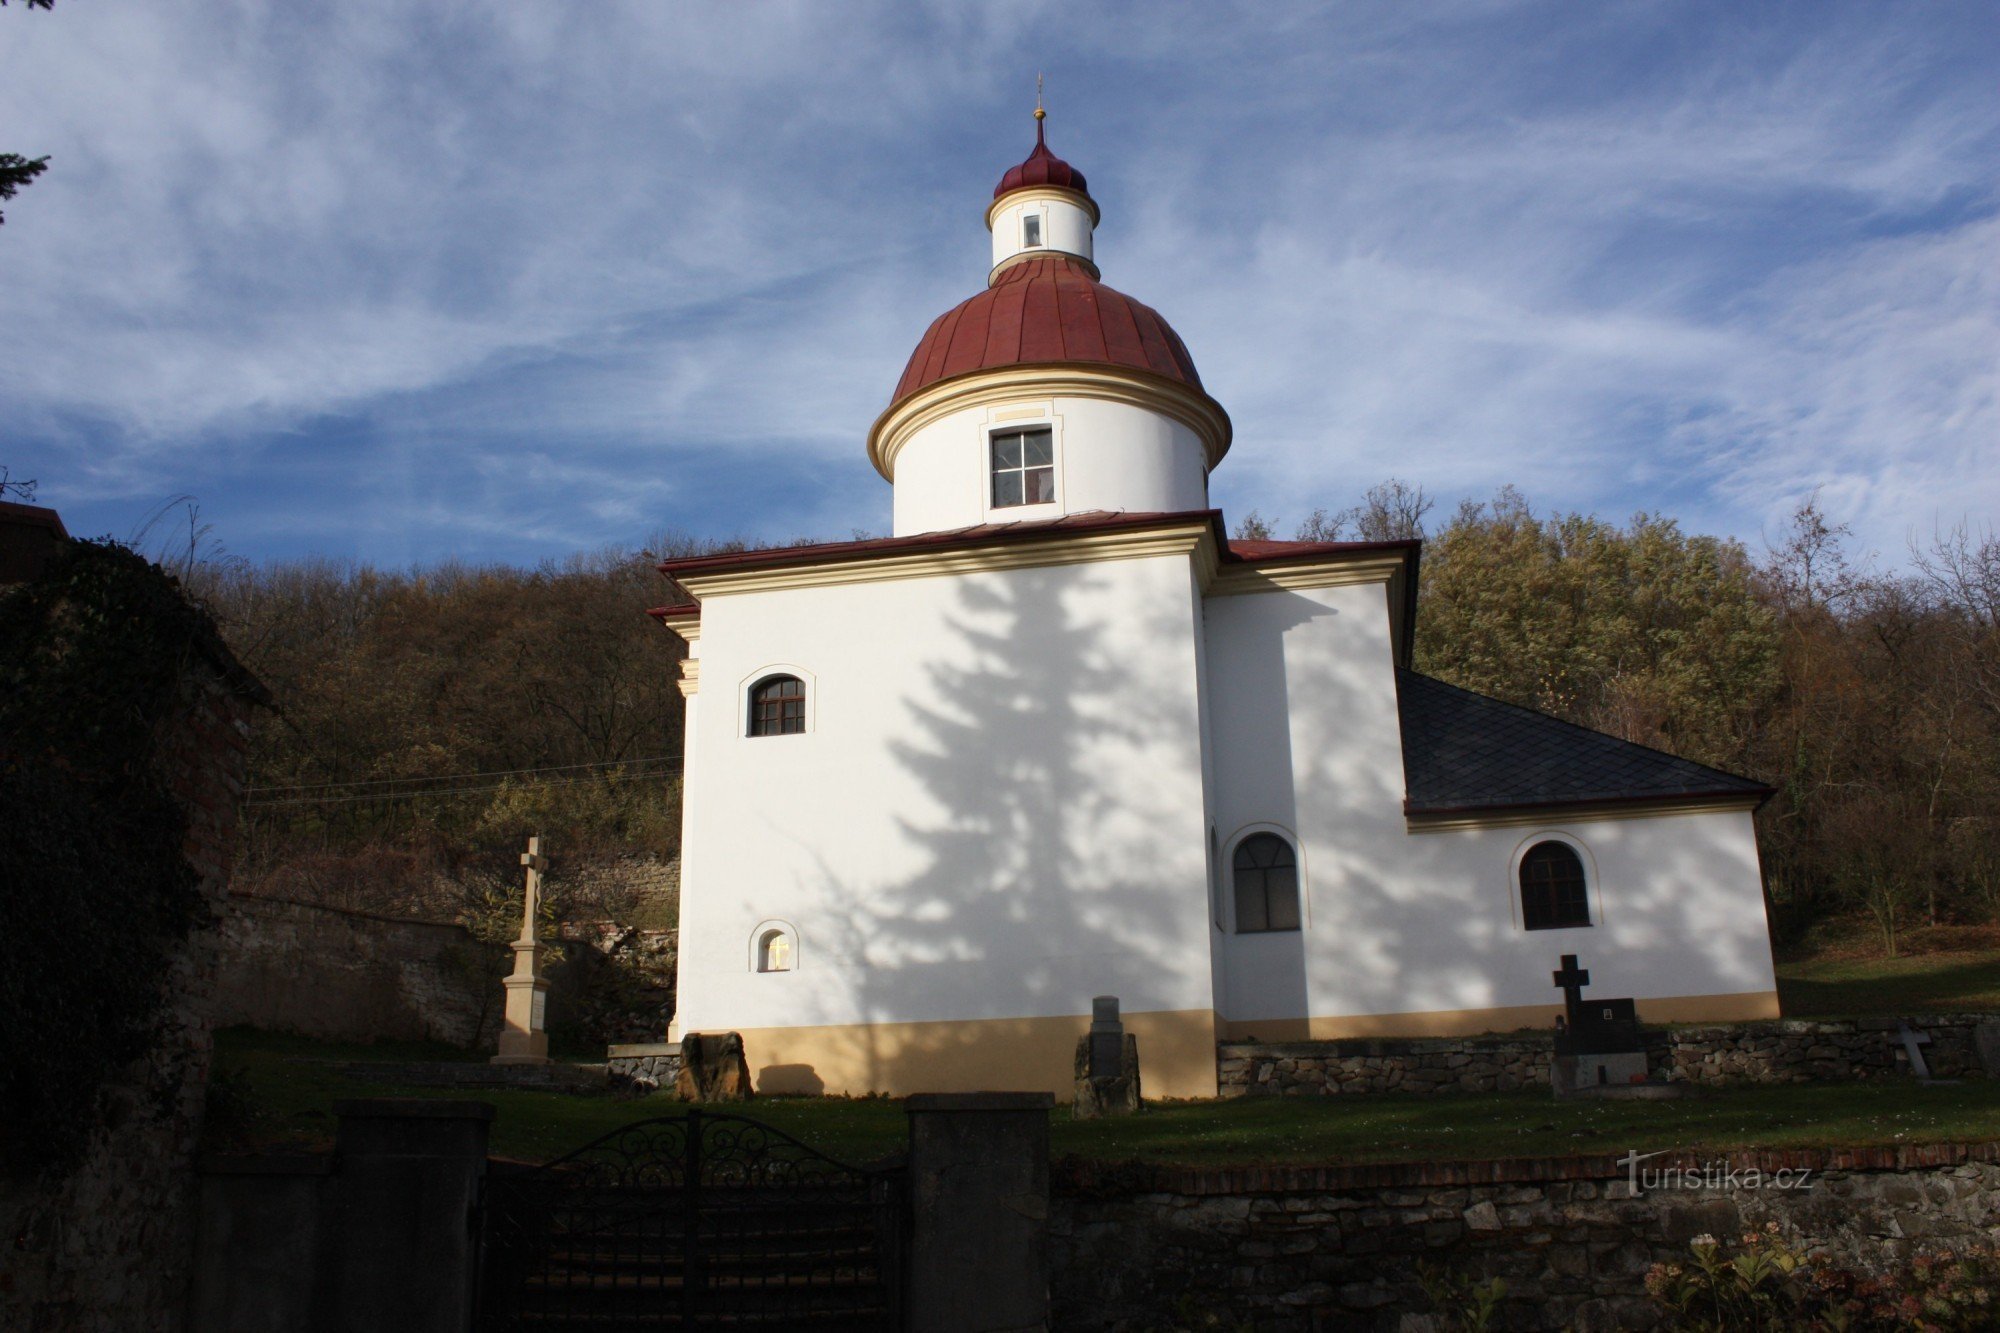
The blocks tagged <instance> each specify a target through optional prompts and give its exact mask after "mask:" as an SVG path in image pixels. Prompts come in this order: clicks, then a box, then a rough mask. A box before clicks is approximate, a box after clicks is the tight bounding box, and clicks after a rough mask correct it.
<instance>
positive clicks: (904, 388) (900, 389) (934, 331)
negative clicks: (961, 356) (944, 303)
mask: <svg viewBox="0 0 2000 1333" xmlns="http://www.w3.org/2000/svg"><path fill="white" fill-rule="evenodd" d="M957 313H958V312H957V311H956V310H947V311H945V312H944V313H943V314H942V315H939V316H938V317H937V318H936V319H934V320H932V321H931V326H930V327H929V328H927V329H925V330H924V338H923V341H922V342H920V343H918V344H917V350H916V351H914V352H912V353H910V363H909V364H908V365H906V366H904V367H903V378H902V379H900V380H898V381H896V397H898V398H901V397H903V396H904V395H906V394H912V393H915V392H916V391H917V390H918V389H921V388H923V387H924V385H925V384H926V383H928V381H927V380H926V379H925V378H924V365H925V363H926V362H927V361H928V360H929V359H930V353H931V348H932V347H934V346H936V344H937V335H938V330H939V329H941V328H943V327H944V322H945V321H946V320H948V319H950V318H951V317H952V316H953V315H955V314H957Z"/></svg>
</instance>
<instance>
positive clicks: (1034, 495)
mask: <svg viewBox="0 0 2000 1333" xmlns="http://www.w3.org/2000/svg"><path fill="white" fill-rule="evenodd" d="M1055 498H1056V453H1055V435H1054V432H1052V431H1051V430H1050V429H1049V428H1048V427H1047V426H1038V427H1035V428H1033V429H1031V430H1010V431H1003V432H1001V433H999V434H997V435H995V436H994V437H993V507H994V508H995V509H1006V508H1011V507H1012V506H1014V505H1039V504H1051V503H1053V502H1054V501H1055Z"/></svg>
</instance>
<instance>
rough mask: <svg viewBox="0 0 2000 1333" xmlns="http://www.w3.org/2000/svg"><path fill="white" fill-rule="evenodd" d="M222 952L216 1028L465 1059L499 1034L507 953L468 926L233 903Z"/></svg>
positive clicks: (253, 901) (308, 906)
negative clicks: (436, 1045) (435, 1048)
mask: <svg viewBox="0 0 2000 1333" xmlns="http://www.w3.org/2000/svg"><path fill="white" fill-rule="evenodd" d="M220 943H221V949H222V966H221V969H220V984H219V987H218V993H217V996H216V1023H217V1025H218V1026H222V1027H228V1026H232V1025H236V1024H245V1025H248V1026H251V1027H258V1028H264V1029H267V1030H270V1031H277V1032H296V1033H299V1034H301V1035H303V1036H308V1037H321V1038H325V1039H328V1040H335V1041H375V1040H379V1039H391V1040H410V1041H423V1040H429V1041H441V1042H448V1043H450V1044H452V1045H455V1046H466V1047H472V1046H477V1045H479V1044H480V1043H481V1042H482V1041H485V1040H487V1039H489V1038H491V1037H492V1036H493V1034H494V1033H495V1031H496V1030H497V1027H498V1023H499V1018H500V1015H499V1010H500V985H499V982H498V980H497V977H498V972H496V970H495V969H496V968H497V967H499V966H501V963H500V956H501V954H502V953H503V952H504V951H502V950H499V949H496V948H494V947H493V946H490V945H484V944H481V943H479V942H478V941H477V940H475V939H474V938H473V937H472V935H471V933H470V932H469V931H467V930H466V929H465V927H463V926H459V925H452V924H449V923H443V922H435V921H410V920H403V919H399V918H396V917H387V916H375V915H371V914H369V913H366V912H350V911H346V910H343V909H340V908H335V907H323V906H320V905H318V904H315V903H300V902H289V901H286V900H284V899H278V898H235V899H232V900H231V901H230V903H229V905H228V907H227V908H226V909H225V911H224V913H223V920H222V927H221V938H220Z"/></svg>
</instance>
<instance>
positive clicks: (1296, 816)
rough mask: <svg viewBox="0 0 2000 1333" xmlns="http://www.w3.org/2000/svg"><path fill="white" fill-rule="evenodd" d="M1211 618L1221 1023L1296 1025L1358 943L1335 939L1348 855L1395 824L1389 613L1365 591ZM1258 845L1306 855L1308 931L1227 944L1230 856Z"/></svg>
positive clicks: (1301, 594) (1375, 592)
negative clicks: (1264, 838)
mask: <svg viewBox="0 0 2000 1333" xmlns="http://www.w3.org/2000/svg"><path fill="white" fill-rule="evenodd" d="M1205 610H1206V621H1207V627H1208V662H1209V676H1208V680H1209V706H1210V710H1211V714H1212V717H1213V722H1212V732H1213V736H1214V746H1215V766H1216V791H1215V795H1214V801H1213V803H1214V806H1215V822H1216V831H1217V834H1218V839H1219V845H1220V856H1219V858H1218V862H1219V864H1218V867H1217V875H1218V879H1219V885H1218V888H1219V896H1220V900H1221V904H1222V908H1223V916H1224V920H1225V924H1226V925H1228V926H1230V927H1231V933H1230V935H1229V939H1228V941H1227V944H1226V946H1225V948H1224V954H1225V958H1226V962H1225V983H1224V986H1223V996H1224V1000H1223V1012H1224V1014H1225V1016H1226V1017H1227V1018H1229V1019H1231V1020H1232V1021H1234V1020H1239V1019H1243V1020H1249V1019H1272V1018H1287V1019H1291V1020H1293V1021H1294V1022H1297V1021H1300V1020H1303V1018H1304V1017H1305V1016H1306V1015H1307V1014H1308V1013H1310V1012H1313V1007H1314V1005H1315V1004H1316V1003H1317V1002H1318V1001H1319V999H1320V998H1321V997H1320V994H1318V993H1316V989H1315V984H1314V983H1315V980H1316V977H1315V973H1316V972H1318V971H1319V970H1321V969H1322V968H1323V966H1324V963H1323V958H1324V956H1325V955H1327V954H1329V953H1336V954H1337V953H1338V952H1340V951H1341V950H1343V949H1346V948H1353V947H1356V945H1357V944H1358V943H1359V942H1358V941H1356V940H1352V939H1350V940H1347V941H1345V942H1342V941H1341V940H1340V939H1339V938H1338V937H1337V936H1335V935H1334V934H1333V932H1334V931H1335V930H1337V929H1338V926H1337V922H1338V919H1339V909H1338V906H1337V904H1335V903H1334V902H1332V901H1331V899H1332V898H1333V897H1335V896H1337V895H1338V894H1339V892H1340V891H1341V881H1340V879H1339V878H1338V877H1337V875H1336V872H1337V871H1338V869H1339V867H1340V865H1341V856H1340V851H1341V849H1344V848H1345V847H1346V846H1347V845H1348V844H1349V843H1350V842H1351V840H1352V838H1353V836H1354V834H1355V832H1356V830H1357V829H1358V828H1360V827H1362V826H1365V825H1366V824H1367V823H1368V822H1369V821H1371V820H1372V821H1380V820H1382V819H1383V818H1384V817H1385V816H1389V815H1392V816H1394V817H1395V819H1396V823H1397V825H1398V826H1399V827H1400V823H1401V803H1402V796H1403V770H1402V748H1401V739H1400V736H1399V734H1398V731H1397V721H1396V717H1397V714H1396V697H1395V674H1394V662H1395V659H1394V656H1393V649H1392V646H1391V642H1390V636H1389V617H1388V599H1387V595H1386V591H1385V587H1384V585H1383V584H1380V583H1366V584H1353V585H1348V586H1344V587H1332V588H1312V589H1295V590H1284V589H1280V590H1274V591H1271V592H1265V593H1254V594H1239V595H1234V596H1219V597H1211V598H1209V599H1208V601H1207V603H1206V605H1205ZM1336 734H1337V743H1334V741H1333V736H1334V735H1336ZM1257 831H1268V832H1278V833H1280V834H1281V836H1286V837H1287V839H1288V841H1290V842H1291V843H1292V844H1293V846H1294V848H1295V849H1296V850H1297V852H1298V859H1299V871H1300V873H1299V880H1300V908H1301V915H1302V918H1303V920H1304V922H1305V925H1304V928H1303V929H1302V930H1300V931H1279V932H1271V933H1268V934H1237V933H1234V932H1233V917H1234V902H1233V899H1234V893H1233V885H1232V875H1231V870H1230V862H1231V858H1232V853H1233V851H1234V848H1235V846H1236V844H1237V842H1239V841H1240V840H1241V839H1242V838H1243V837H1244V836H1246V835H1247V834H1249V833H1252V832H1257ZM1322 862H1324V863H1325V864H1324V865H1322ZM1320 980H1321V982H1322V985H1323V979H1320ZM1258 1035H1259V1036H1264V1035H1266V1034H1265V1033H1263V1032H1262V1031H1260V1032H1259V1033H1258ZM1284 1035H1300V1034H1298V1033H1296V1032H1291V1033H1286V1034H1284Z"/></svg>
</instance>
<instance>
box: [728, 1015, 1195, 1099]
mask: <svg viewBox="0 0 2000 1333" xmlns="http://www.w3.org/2000/svg"><path fill="white" fill-rule="evenodd" d="M1122 1017H1123V1020H1124V1023H1125V1030H1126V1031H1127V1032H1129V1033H1131V1034H1133V1035H1134V1036H1136V1037H1137V1038H1138V1039H1139V1083H1140V1088H1141V1091H1142V1092H1143V1094H1144V1095H1145V1096H1147V1097H1213V1096H1215V1095H1216V1085H1215V1043H1216V1041H1217V1040H1218V1038H1219V1036H1220V1034H1221V1027H1220V1024H1219V1022H1218V1020H1217V1019H1216V1016H1215V1014H1214V1013H1213V1012H1212V1011H1210V1010H1207V1009H1181V1010H1156V1011H1154V1012H1151V1013H1133V1014H1125V1015H1122ZM700 1030H702V1031H720V1030H722V1029H719V1028H716V1027H713V1026H705V1027H703V1028H702V1029H700ZM735 1030H736V1031H740V1032H742V1034H743V1051H744V1055H745V1057H746V1058H747V1059H748V1061H749V1064H750V1076H751V1081H752V1083H753V1084H754V1085H755V1087H756V1089H757V1091H758V1092H762V1093H787V1092H792V1093H821V1092H825V1093H836V1094H841V1095H846V1096H857V1097H858V1096H865V1095H866V1094H868V1093H883V1094H886V1095H888V1096H891V1097H907V1096H909V1095H910V1094H911V1093H914V1092H1050V1093H1054V1094H1055V1096H1056V1099H1057V1100H1058V1101H1070V1100H1072V1099H1073V1098H1074V1097H1075V1095H1076V1043H1077V1039H1078V1038H1079V1037H1082V1036H1083V1035H1084V1034H1085V1033H1087V1032H1088V1031H1089V1030H1090V1015H1089V1014H1072V1015H1066V1016H1063V1017H1059V1018H979V1019H962V1020H957V1021H940V1022H929V1023H851V1024H835V1025H829V1026H824V1027H784V1028H739V1029H735Z"/></svg>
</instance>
